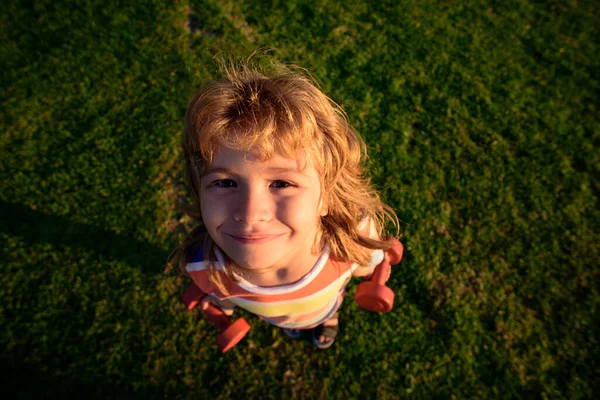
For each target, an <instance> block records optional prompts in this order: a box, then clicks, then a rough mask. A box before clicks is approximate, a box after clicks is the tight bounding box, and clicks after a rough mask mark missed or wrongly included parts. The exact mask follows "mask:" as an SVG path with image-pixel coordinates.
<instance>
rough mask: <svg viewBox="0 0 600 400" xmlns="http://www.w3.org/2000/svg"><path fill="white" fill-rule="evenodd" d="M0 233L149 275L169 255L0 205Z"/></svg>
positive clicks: (114, 235)
mask: <svg viewBox="0 0 600 400" xmlns="http://www.w3.org/2000/svg"><path fill="white" fill-rule="evenodd" d="M0 220H1V221H2V224H0V232H4V233H7V234H9V235H14V236H20V237H22V238H24V239H25V240H26V241H27V242H28V243H31V244H33V243H40V242H43V243H50V244H53V245H57V246H78V247H83V248H85V249H86V250H91V251H94V252H96V253H97V254H98V255H102V256H106V257H110V258H114V259H117V260H120V261H123V262H125V263H127V264H129V265H132V266H143V267H144V271H148V272H149V273H151V274H155V273H159V272H161V271H162V269H163V267H164V264H165V262H166V260H167V257H168V255H169V253H168V252H167V251H165V250H163V249H160V248H158V247H156V246H155V245H153V244H151V243H147V242H140V241H138V240H135V239H132V238H130V237H127V236H125V235H122V234H117V233H114V232H110V231H107V230H105V229H101V228H98V227H95V226H93V225H89V224H83V223H79V222H75V221H72V220H70V219H69V218H67V217H61V216H56V215H48V214H44V213H42V212H39V211H35V210H31V209H30V208H28V207H25V206H23V205H20V204H12V203H6V202H0Z"/></svg>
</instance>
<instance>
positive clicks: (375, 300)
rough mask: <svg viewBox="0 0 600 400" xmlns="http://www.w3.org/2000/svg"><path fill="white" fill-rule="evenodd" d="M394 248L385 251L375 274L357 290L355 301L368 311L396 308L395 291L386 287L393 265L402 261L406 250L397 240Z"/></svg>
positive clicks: (384, 310) (385, 310)
mask: <svg viewBox="0 0 600 400" xmlns="http://www.w3.org/2000/svg"><path fill="white" fill-rule="evenodd" d="M391 242H392V243H393V246H392V247H391V248H390V249H388V250H386V251H385V254H384V257H383V261H382V262H381V264H379V265H378V266H377V267H375V271H374V272H373V276H372V277H371V279H369V280H368V281H364V282H361V283H360V284H359V285H358V287H357V288H356V293H355V294H354V300H355V301H356V303H358V305H359V306H361V307H362V308H364V309H365V310H367V311H374V312H388V311H391V309H392V307H393V306H394V291H393V290H392V289H390V288H389V287H387V286H385V283H386V282H387V280H388V279H389V278H390V274H391V272H392V267H391V265H395V264H398V263H399V262H400V260H402V253H403V251H404V248H403V247H402V243H400V241H398V239H396V238H392V239H391Z"/></svg>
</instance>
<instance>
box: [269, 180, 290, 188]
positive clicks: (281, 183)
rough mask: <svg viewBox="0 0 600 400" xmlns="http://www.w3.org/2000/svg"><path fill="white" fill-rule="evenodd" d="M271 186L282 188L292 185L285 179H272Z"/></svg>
mask: <svg viewBox="0 0 600 400" xmlns="http://www.w3.org/2000/svg"><path fill="white" fill-rule="evenodd" d="M271 186H273V187H275V188H277V189H283V188H286V187H290V186H292V184H291V183H289V182H286V181H274V182H273V183H272V184H271Z"/></svg>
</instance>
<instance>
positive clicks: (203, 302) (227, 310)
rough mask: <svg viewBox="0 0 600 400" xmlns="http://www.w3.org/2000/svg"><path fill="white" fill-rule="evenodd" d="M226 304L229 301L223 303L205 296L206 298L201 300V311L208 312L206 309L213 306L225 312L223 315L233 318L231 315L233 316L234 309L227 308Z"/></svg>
mask: <svg viewBox="0 0 600 400" xmlns="http://www.w3.org/2000/svg"><path fill="white" fill-rule="evenodd" d="M225 303H228V302H227V300H225V301H223V302H221V301H219V300H218V299H216V298H214V297H213V296H204V298H203V299H202V300H200V309H201V310H202V311H206V309H208V306H209V305H212V306H215V307H217V308H218V309H220V310H221V311H223V313H224V314H225V315H227V316H228V317H231V315H233V308H232V307H227V304H225Z"/></svg>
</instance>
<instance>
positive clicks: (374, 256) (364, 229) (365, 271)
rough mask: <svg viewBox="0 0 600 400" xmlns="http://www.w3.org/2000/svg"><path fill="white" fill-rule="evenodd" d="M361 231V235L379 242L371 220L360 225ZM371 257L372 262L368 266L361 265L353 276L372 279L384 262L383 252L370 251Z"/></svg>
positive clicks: (364, 220)
mask: <svg viewBox="0 0 600 400" xmlns="http://www.w3.org/2000/svg"><path fill="white" fill-rule="evenodd" d="M359 229H360V232H361V234H363V235H365V236H368V237H369V238H371V239H376V240H379V234H377V230H376V229H375V224H374V223H373V221H372V220H371V219H363V220H362V221H361V222H360V224H359ZM365 250H366V251H368V252H369V253H370V255H371V261H370V262H369V264H368V265H359V266H357V267H356V268H355V269H354V271H353V272H352V276H357V277H367V278H368V277H370V276H371V275H372V274H373V271H374V270H375V267H376V266H378V265H379V264H380V263H381V261H383V256H384V254H383V250H369V249H365Z"/></svg>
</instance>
